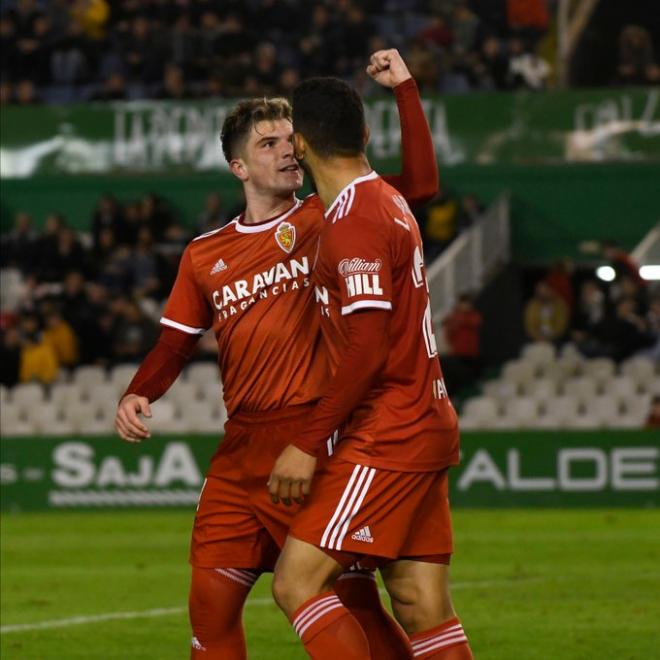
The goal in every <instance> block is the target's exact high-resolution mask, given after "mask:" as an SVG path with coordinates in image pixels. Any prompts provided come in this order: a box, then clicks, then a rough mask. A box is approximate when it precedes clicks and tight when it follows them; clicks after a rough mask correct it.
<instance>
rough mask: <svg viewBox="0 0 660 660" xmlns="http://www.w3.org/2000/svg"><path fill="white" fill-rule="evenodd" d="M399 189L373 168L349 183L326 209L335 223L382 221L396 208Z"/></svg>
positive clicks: (329, 217)
mask: <svg viewBox="0 0 660 660" xmlns="http://www.w3.org/2000/svg"><path fill="white" fill-rule="evenodd" d="M397 196H399V197H400V195H399V193H398V191H397V190H396V189H395V188H393V187H392V186H390V185H389V184H388V183H387V182H386V181H384V180H383V179H382V178H381V177H380V176H378V174H377V173H376V172H373V171H372V172H370V173H369V174H365V175H364V176H361V177H358V178H357V179H354V180H353V181H351V183H349V184H348V185H347V186H346V187H345V188H344V189H343V190H342V191H341V192H340V193H339V195H338V196H337V198H336V199H335V201H334V202H333V203H332V204H331V205H330V207H329V208H328V210H327V211H326V213H325V217H326V220H328V221H329V222H330V223H331V224H338V223H340V222H343V221H344V220H346V221H348V222H343V224H357V223H361V222H364V221H367V222H369V221H374V222H381V221H383V220H384V219H385V218H386V217H387V216H388V215H391V212H392V210H393V208H396V201H395V198H396V197H397Z"/></svg>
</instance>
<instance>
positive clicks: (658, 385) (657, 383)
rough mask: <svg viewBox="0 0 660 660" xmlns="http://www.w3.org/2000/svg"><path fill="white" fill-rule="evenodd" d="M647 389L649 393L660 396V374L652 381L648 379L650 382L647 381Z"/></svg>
mask: <svg viewBox="0 0 660 660" xmlns="http://www.w3.org/2000/svg"><path fill="white" fill-rule="evenodd" d="M645 389H646V391H647V392H648V393H649V394H652V395H654V396H660V376H654V377H653V378H652V379H651V380H650V381H648V383H646V387H645Z"/></svg>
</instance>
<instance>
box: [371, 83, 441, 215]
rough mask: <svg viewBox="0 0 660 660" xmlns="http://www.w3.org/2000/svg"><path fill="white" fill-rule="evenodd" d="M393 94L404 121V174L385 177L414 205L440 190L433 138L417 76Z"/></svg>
mask: <svg viewBox="0 0 660 660" xmlns="http://www.w3.org/2000/svg"><path fill="white" fill-rule="evenodd" d="M394 95H395V96H396V103H397V107H398V108H399V118H400V121H401V152H402V153H401V174H399V175H388V176H383V179H385V181H387V183H389V184H390V185H391V186H393V187H394V188H396V189H397V190H398V191H399V192H400V193H401V194H402V195H403V196H404V197H405V199H406V201H407V202H408V203H409V204H410V205H411V206H419V205H420V204H424V203H425V202H428V201H429V200H430V199H431V198H433V197H435V195H437V194H438V190H439V189H440V185H439V180H438V178H439V175H438V164H437V162H436V158H435V148H434V147H433V137H432V135H431V129H430V128H429V123H428V121H427V120H426V115H425V114H424V108H423V107H422V103H421V99H420V97H419V91H418V90H417V83H416V82H415V80H414V78H410V79H408V80H406V81H404V82H402V83H401V84H400V85H397V86H396V87H395V88H394Z"/></svg>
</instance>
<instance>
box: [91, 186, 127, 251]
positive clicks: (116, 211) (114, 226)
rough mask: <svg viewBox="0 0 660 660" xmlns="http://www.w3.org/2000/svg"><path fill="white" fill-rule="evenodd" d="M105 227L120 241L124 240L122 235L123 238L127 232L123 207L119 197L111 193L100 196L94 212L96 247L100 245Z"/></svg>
mask: <svg viewBox="0 0 660 660" xmlns="http://www.w3.org/2000/svg"><path fill="white" fill-rule="evenodd" d="M104 229H109V230H111V231H112V233H113V235H114V238H115V239H116V240H120V242H122V241H121V238H120V237H122V238H123V236H124V234H125V233H126V230H125V227H124V214H123V209H122V207H121V205H120V204H119V202H118V201H117V198H116V197H115V196H114V195H112V194H110V193H105V194H104V195H101V197H99V198H98V200H97V201H96V207H95V208H94V212H93V214H92V239H93V244H94V246H95V247H98V245H99V241H100V236H101V232H102V231H103V230H104Z"/></svg>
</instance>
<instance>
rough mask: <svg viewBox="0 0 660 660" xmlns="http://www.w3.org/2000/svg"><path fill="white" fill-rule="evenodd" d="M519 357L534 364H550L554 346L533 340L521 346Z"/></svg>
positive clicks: (553, 357)
mask: <svg viewBox="0 0 660 660" xmlns="http://www.w3.org/2000/svg"><path fill="white" fill-rule="evenodd" d="M520 357H521V359H522V360H523V361H525V362H531V363H532V364H533V365H535V366H541V365H545V364H550V363H551V362H552V361H553V360H554V359H555V347H554V346H553V345H552V344H548V343H545V342H534V343H532V344H526V345H525V346H523V349H522V351H521V354H520Z"/></svg>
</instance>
